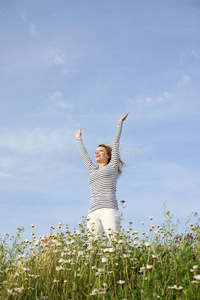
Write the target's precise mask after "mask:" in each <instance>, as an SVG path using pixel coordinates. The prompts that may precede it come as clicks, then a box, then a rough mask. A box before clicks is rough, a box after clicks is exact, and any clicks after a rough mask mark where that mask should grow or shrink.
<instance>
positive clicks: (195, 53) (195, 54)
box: [192, 49, 200, 58]
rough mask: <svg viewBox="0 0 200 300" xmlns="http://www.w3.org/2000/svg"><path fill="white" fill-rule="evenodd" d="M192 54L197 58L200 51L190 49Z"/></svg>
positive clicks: (199, 55)
mask: <svg viewBox="0 0 200 300" xmlns="http://www.w3.org/2000/svg"><path fill="white" fill-rule="evenodd" d="M192 56H193V57H195V58H199V57H200V53H199V52H197V51H196V50H195V49H193V50H192Z"/></svg>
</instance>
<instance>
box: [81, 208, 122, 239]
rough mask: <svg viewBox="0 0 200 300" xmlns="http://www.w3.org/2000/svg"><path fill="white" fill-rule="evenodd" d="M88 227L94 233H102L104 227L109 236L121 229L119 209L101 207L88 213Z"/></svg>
mask: <svg viewBox="0 0 200 300" xmlns="http://www.w3.org/2000/svg"><path fill="white" fill-rule="evenodd" d="M88 218H89V220H88V222H87V229H88V230H89V231H90V232H92V233H93V234H94V235H98V234H101V233H102V231H103V228H104V230H105V232H106V234H107V236H108V237H109V235H110V234H112V233H114V232H118V231H119V226H120V216H119V212H118V210H117V209H112V208H100V209H96V210H95V211H93V212H91V213H89V214H88Z"/></svg>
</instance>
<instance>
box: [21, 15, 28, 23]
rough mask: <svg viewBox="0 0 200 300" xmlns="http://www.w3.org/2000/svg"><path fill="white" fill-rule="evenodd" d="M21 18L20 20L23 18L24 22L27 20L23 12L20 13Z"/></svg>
mask: <svg viewBox="0 0 200 300" xmlns="http://www.w3.org/2000/svg"><path fill="white" fill-rule="evenodd" d="M21 18H22V20H23V21H24V22H26V21H27V19H26V16H25V14H22V15H21Z"/></svg>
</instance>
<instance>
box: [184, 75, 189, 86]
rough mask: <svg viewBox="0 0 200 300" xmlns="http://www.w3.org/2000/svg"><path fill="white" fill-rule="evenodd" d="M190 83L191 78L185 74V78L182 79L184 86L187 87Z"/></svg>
mask: <svg viewBox="0 0 200 300" xmlns="http://www.w3.org/2000/svg"><path fill="white" fill-rule="evenodd" d="M189 81H190V77H189V76H188V75H186V74H184V75H183V78H182V84H183V85H187V84H188V82H189Z"/></svg>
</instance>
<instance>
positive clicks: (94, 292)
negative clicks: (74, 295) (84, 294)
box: [90, 288, 99, 296]
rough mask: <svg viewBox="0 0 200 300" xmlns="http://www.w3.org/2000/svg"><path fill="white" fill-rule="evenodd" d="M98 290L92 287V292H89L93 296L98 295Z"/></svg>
mask: <svg viewBox="0 0 200 300" xmlns="http://www.w3.org/2000/svg"><path fill="white" fill-rule="evenodd" d="M98 292H99V290H98V289H96V288H95V289H93V291H92V293H91V294H90V296H94V295H98Z"/></svg>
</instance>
